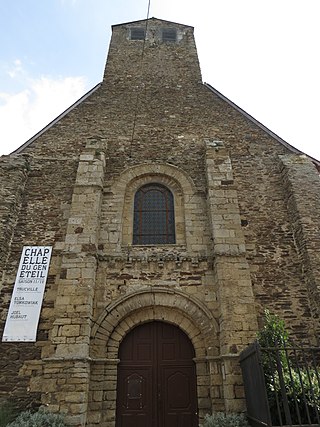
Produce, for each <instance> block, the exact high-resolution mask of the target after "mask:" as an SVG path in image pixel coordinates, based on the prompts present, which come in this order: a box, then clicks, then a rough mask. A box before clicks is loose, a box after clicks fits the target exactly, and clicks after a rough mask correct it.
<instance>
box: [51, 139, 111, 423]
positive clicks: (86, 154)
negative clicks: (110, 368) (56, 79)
mask: <svg viewBox="0 0 320 427" xmlns="http://www.w3.org/2000/svg"><path fill="white" fill-rule="evenodd" d="M104 173H105V158H104V155H103V154H102V153H100V152H99V151H98V150H97V147H96V146H95V147H94V148H92V147H91V146H88V147H87V148H86V149H85V150H84V151H83V153H82V154H81V155H80V161H79V166H78V171H77V176H76V182H75V185H74V189H73V196H72V203H71V209H70V216H69V220H68V227H67V234H66V238H65V244H64V251H63V256H62V264H61V270H60V281H59V285H58V292H57V297H56V301H55V315H56V319H55V321H54V324H53V329H52V331H51V335H50V339H51V342H52V345H53V346H54V347H55V353H54V355H52V357H48V358H46V359H45V360H44V362H45V363H44V366H43V377H44V378H45V384H43V391H45V390H46V384H50V387H51V388H50V391H48V392H47V393H46V394H45V395H43V399H45V403H46V404H48V405H49V407H50V405H53V406H54V409H55V410H58V411H60V412H67V413H68V414H69V416H68V419H67V421H68V422H69V423H70V424H71V425H77V426H84V425H85V423H86V416H87V406H88V391H89V381H90V359H89V341H90V327H91V326H90V325H91V321H92V309H93V297H94V287H95V280H96V269H97V256H96V254H97V245H98V239H99V229H100V221H99V218H100V209H101V200H102V190H103V181H104ZM48 394H49V396H48Z"/></svg>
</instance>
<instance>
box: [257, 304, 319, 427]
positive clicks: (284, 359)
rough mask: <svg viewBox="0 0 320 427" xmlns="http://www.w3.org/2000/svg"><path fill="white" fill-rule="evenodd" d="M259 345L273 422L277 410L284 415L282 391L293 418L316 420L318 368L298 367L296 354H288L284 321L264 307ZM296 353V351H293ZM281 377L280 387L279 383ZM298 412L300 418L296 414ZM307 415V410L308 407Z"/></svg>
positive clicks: (277, 414) (274, 422)
mask: <svg viewBox="0 0 320 427" xmlns="http://www.w3.org/2000/svg"><path fill="white" fill-rule="evenodd" d="M257 339H258V343H259V345H260V347H261V354H262V367H263V371H264V377H265V382H266V387H267V396H268V401H269V408H270V414H271V418H272V420H273V425H276V424H279V422H280V420H279V412H280V414H281V417H282V418H283V419H285V414H284V407H283V398H284V396H283V392H284V393H285V394H286V399H287V401H288V405H289V410H290V413H291V418H292V422H293V423H294V424H295V423H298V424H299V423H300V420H301V422H305V423H308V420H309V416H310V418H311V421H314V422H316V420H317V415H316V413H317V412H318V413H319V412H320V398H319V396H320V384H319V377H318V373H317V371H316V370H315V369H314V368H313V367H312V366H307V365H306V366H302V367H300V368H299V367H298V366H296V365H295V363H294V362H295V360H294V359H295V358H296V356H295V357H293V360H291V359H292V357H291V358H290V353H291V351H290V349H291V348H292V346H291V343H290V340H289V334H288V332H287V331H286V327H285V323H284V321H283V320H281V319H280V318H279V317H278V316H276V315H274V314H271V313H270V312H269V311H268V310H265V325H264V327H263V329H262V330H261V331H260V332H258V335H257ZM294 355H295V353H294ZM281 380H283V383H284V384H283V387H281ZM297 409H298V410H299V413H300V420H299V418H298V415H297ZM307 409H308V412H309V416H308V414H307V411H306V410H307Z"/></svg>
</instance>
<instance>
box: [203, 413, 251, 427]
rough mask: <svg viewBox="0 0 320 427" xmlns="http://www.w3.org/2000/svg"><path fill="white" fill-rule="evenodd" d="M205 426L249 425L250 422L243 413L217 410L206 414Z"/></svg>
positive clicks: (239, 426) (241, 426)
mask: <svg viewBox="0 0 320 427" xmlns="http://www.w3.org/2000/svg"><path fill="white" fill-rule="evenodd" d="M203 427H249V424H248V421H247V419H246V417H245V416H244V415H243V414H224V413H223V412H217V413H216V414H212V415H206V416H205V418H204V424H203Z"/></svg>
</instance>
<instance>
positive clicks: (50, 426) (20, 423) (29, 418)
mask: <svg viewBox="0 0 320 427" xmlns="http://www.w3.org/2000/svg"><path fill="white" fill-rule="evenodd" d="M7 427H66V424H65V423H64V420H63V417H62V416H61V415H59V414H52V413H50V412H46V411H45V410H43V409H39V411H38V412H33V413H32V412H31V411H25V412H21V414H19V415H18V416H17V418H16V419H15V420H14V421H13V422H12V423H10V424H8V425H7Z"/></svg>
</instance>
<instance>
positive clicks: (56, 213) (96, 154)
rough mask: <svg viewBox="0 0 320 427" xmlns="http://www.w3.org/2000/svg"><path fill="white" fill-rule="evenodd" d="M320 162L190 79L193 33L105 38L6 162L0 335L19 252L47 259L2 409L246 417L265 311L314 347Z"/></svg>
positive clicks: (131, 31)
mask: <svg viewBox="0 0 320 427" xmlns="http://www.w3.org/2000/svg"><path fill="white" fill-rule="evenodd" d="M319 165H320V163H319V162H318V161H316V160H315V159H312V158H309V157H308V156H306V155H304V154H303V153H301V152H299V151H298V150H296V149H294V148H293V147H291V146H290V145H289V144H287V143H285V142H284V141H283V140H281V138H279V137H278V136H276V135H275V134H273V133H272V132H271V131H269V130H268V129H266V128H265V127H264V126H263V125H261V124H260V123H258V122H257V121H256V120H255V119H253V118H252V117H251V116H249V115H248V114H246V113H245V112H244V111H242V110H241V109H240V108H239V107H237V106H236V105H234V104H233V103H232V102H231V101H229V100H228V99H226V98H225V97H224V96H223V95H221V94H220V93H219V92H218V91H216V90H215V89H214V88H212V87H211V86H209V85H208V84H203V83H202V80H201V73H200V67H199V62H198V57H197V51H196V47H195V41H194V36H193V28H192V27H190V26H186V25H181V24H176V23H172V22H168V21H163V20H159V19H155V18H151V19H149V20H148V21H145V20H142V21H136V22H131V23H125V24H121V25H115V26H113V33H112V39H111V44H110V49H109V55H108V59H107V64H106V69H105V74H104V78H103V81H102V83H101V84H99V85H97V86H96V87H95V88H93V89H92V90H91V91H90V92H89V93H88V94H86V95H85V96H84V97H83V98H82V99H80V100H79V101H78V102H77V103H76V104H74V105H73V106H72V107H71V108H70V109H69V110H68V111H66V112H65V113H63V114H62V115H61V116H60V117H58V118H57V119H56V120H55V121H54V122H52V123H51V124H50V125H49V126H47V128H45V129H44V130H43V131H41V132H39V134H37V135H36V136H35V137H33V138H32V139H31V140H30V141H28V142H27V143H25V144H24V145H23V146H22V147H20V148H19V149H18V150H16V151H15V152H14V153H12V154H11V155H8V156H3V157H1V159H0V198H1V203H0V271H1V275H0V280H1V282H0V301H1V318H0V322H1V323H0V329H1V331H2V330H3V326H4V323H5V320H6V316H7V312H8V306H9V301H10V298H11V293H12V289H13V284H14V282H15V277H16V272H17V268H18V264H19V259H20V254H21V251H22V248H23V246H37V245H39V246H41V245H43V246H45V245H46V246H51V247H52V258H51V263H50V270H49V275H48V280H47V285H46V290H45V295H44V300H43V305H42V310H41V316H40V322H39V326H38V332H37V340H36V342H34V343H32V342H31V343H30V342H11V343H7V342H2V343H1V353H0V367H1V370H0V379H1V381H0V397H1V398H10V399H14V400H15V401H18V402H20V404H21V405H22V406H23V405H27V404H30V403H32V404H34V405H39V404H43V405H47V406H48V408H49V409H50V410H52V411H55V412H64V413H66V414H67V417H68V418H67V419H68V421H69V422H70V424H71V425H75V426H87V427H95V426H103V427H115V426H116V427H129V426H132V425H134V426H135V427H139V426H152V427H173V426H175V427H177V426H182V425H183V426H184V427H188V426H190V427H195V426H197V425H198V423H199V422H201V420H203V417H204V415H205V414H206V413H211V412H212V411H220V410H223V411H241V410H243V409H244V408H245V403H244V395H243V388H242V377H241V372H240V368H239V353H240V352H241V350H242V349H244V348H245V347H246V346H247V345H248V344H249V343H251V342H252V341H253V340H254V339H255V335H256V332H257V330H258V328H259V324H260V325H261V317H262V314H263V310H264V309H265V308H269V309H270V310H271V311H272V312H274V313H276V314H279V315H280V316H281V317H282V318H284V319H285V321H286V324H287V325H288V327H289V328H290V331H291V333H292V335H293V336H294V337H295V338H296V339H299V340H302V341H305V342H311V343H312V344H319V342H318V337H319V332H320V327H319V326H320V325H319V312H320V290H319V286H320V250H319V249H320V240H319V232H320V217H319V212H320V181H319ZM139 420H140V421H139Z"/></svg>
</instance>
